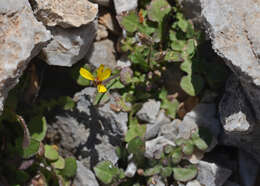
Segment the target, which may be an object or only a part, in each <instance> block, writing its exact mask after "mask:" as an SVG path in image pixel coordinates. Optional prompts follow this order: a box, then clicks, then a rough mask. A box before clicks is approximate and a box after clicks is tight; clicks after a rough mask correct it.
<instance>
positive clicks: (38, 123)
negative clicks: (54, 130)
mask: <svg viewBox="0 0 260 186" xmlns="http://www.w3.org/2000/svg"><path fill="white" fill-rule="evenodd" d="M28 128H29V131H30V134H31V138H32V139H35V140H38V141H42V140H43V139H44V137H45V135H46V132H47V123H46V118H45V117H42V116H35V117H33V118H32V119H31V120H30V121H29V123H28Z"/></svg>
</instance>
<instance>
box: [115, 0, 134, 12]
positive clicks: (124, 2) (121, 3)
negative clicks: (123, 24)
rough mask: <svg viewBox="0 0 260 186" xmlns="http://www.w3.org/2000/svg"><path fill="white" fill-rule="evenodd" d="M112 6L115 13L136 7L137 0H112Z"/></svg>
mask: <svg viewBox="0 0 260 186" xmlns="http://www.w3.org/2000/svg"><path fill="white" fill-rule="evenodd" d="M114 6H115V9H116V13H117V14H121V13H123V12H125V11H129V10H133V9H136V8H137V0H131V1H129V0H114Z"/></svg>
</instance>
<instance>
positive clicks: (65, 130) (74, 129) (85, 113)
mask: <svg viewBox="0 0 260 186" xmlns="http://www.w3.org/2000/svg"><path fill="white" fill-rule="evenodd" d="M95 91H96V90H95V88H85V89H83V90H82V91H81V92H79V93H77V94H75V96H74V98H73V99H74V100H75V101H76V107H75V108H74V110H73V112H72V111H62V112H61V113H57V115H56V116H55V120H54V121H53V122H52V123H50V124H49V126H48V138H49V139H50V140H51V141H55V140H57V141H59V145H60V149H61V152H62V154H63V155H65V156H69V155H74V156H76V157H77V158H78V159H79V160H80V161H81V162H82V163H83V164H84V165H85V166H87V167H89V168H91V167H93V166H95V165H96V164H97V163H98V162H100V161H102V160H109V161H111V162H112V163H113V164H116V163H117V161H118V159H119V158H118V156H117V154H116V152H115V149H116V147H117V146H120V144H121V138H122V135H120V134H119V133H120V132H119V131H120V130H121V129H118V128H117V126H118V125H116V123H115V122H111V120H110V119H108V118H106V117H107V115H109V117H112V116H111V114H110V113H108V114H107V115H106V114H105V113H104V112H105V111H104V110H103V111H102V112H103V113H102V114H101V111H100V110H99V108H98V107H97V106H94V105H93V104H92V101H91V100H92V98H93V96H94V94H95ZM113 120H114V121H116V119H115V118H114V119H113Z"/></svg>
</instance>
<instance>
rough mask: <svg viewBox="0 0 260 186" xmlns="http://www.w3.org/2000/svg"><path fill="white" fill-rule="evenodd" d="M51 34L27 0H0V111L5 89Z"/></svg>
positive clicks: (17, 77) (7, 88)
mask: <svg viewBox="0 0 260 186" xmlns="http://www.w3.org/2000/svg"><path fill="white" fill-rule="evenodd" d="M50 39H51V34H50V32H49V31H47V30H46V29H45V27H44V26H43V25H42V23H40V22H38V21H37V20H36V19H35V17H34V16H33V12H32V9H31V7H30V5H29V3H28V1H27V0H11V1H1V2H0V112H1V111H2V110H3V101H4V99H5V98H6V97H7V94H8V91H9V90H10V89H12V88H13V87H14V86H15V85H16V84H17V83H18V81H19V77H20V76H21V75H22V73H23V71H24V69H25V68H26V66H27V64H28V63H29V61H30V60H31V59H32V58H33V57H34V56H36V55H37V54H38V53H39V51H40V50H41V48H42V47H43V46H44V44H45V43H46V41H48V40H50Z"/></svg>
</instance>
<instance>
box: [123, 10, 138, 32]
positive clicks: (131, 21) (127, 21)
mask: <svg viewBox="0 0 260 186" xmlns="http://www.w3.org/2000/svg"><path fill="white" fill-rule="evenodd" d="M139 24H140V23H139V17H138V16H137V15H136V13H135V12H130V13H129V14H128V15H127V16H124V17H123V19H122V22H121V25H122V26H123V28H124V29H125V30H126V31H127V32H130V33H133V32H135V31H136V30H137V28H138V26H139Z"/></svg>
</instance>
